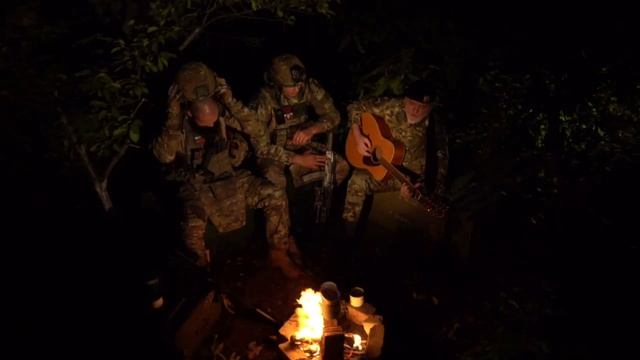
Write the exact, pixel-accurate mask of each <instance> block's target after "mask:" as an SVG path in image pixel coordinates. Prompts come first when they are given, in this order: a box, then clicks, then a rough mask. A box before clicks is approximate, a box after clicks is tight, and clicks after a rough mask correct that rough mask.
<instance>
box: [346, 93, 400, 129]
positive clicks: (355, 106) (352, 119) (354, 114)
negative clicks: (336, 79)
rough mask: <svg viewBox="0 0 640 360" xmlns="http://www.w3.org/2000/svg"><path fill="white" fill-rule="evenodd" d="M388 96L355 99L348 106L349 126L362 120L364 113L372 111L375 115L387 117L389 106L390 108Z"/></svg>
mask: <svg viewBox="0 0 640 360" xmlns="http://www.w3.org/2000/svg"><path fill="white" fill-rule="evenodd" d="M389 102H390V101H389V99H388V98H376V99H369V100H360V101H355V102H353V103H351V104H349V106H347V113H348V114H349V127H351V125H353V124H357V123H358V122H359V121H360V117H361V116H362V113H365V112H370V113H372V114H374V115H378V116H381V117H385V113H386V112H387V111H386V110H387V108H389Z"/></svg>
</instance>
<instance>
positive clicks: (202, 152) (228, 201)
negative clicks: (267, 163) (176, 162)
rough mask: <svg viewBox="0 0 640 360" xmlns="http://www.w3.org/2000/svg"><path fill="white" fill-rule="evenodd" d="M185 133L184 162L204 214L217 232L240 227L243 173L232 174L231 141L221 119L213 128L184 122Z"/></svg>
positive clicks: (243, 202) (243, 208) (243, 211)
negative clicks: (186, 158) (189, 172)
mask: <svg viewBox="0 0 640 360" xmlns="http://www.w3.org/2000/svg"><path fill="white" fill-rule="evenodd" d="M185 135H186V144H185V145H186V153H187V157H188V162H189V165H190V168H191V169H192V173H193V175H194V176H193V178H192V179H193V181H192V182H191V186H193V188H194V189H195V190H196V191H197V192H198V194H199V197H200V201H201V202H202V204H203V207H204V209H205V211H206V213H207V217H208V218H209V219H210V220H211V222H212V223H213V225H214V226H215V227H216V229H217V230H218V231H220V232H228V231H232V230H236V229H239V228H241V227H242V226H244V224H245V221H246V199H245V193H244V191H242V190H241V188H240V187H239V184H240V181H241V179H240V178H241V177H243V174H242V172H240V173H239V174H236V172H235V171H234V169H233V162H232V159H231V157H230V147H231V144H232V142H231V141H229V139H228V137H227V136H226V135H227V133H226V131H224V129H223V127H222V126H221V122H218V124H217V125H216V126H215V127H214V128H211V129H204V130H200V129H198V131H195V129H194V128H193V127H191V126H189V127H187V126H185ZM229 135H231V134H229ZM236 175H238V176H236Z"/></svg>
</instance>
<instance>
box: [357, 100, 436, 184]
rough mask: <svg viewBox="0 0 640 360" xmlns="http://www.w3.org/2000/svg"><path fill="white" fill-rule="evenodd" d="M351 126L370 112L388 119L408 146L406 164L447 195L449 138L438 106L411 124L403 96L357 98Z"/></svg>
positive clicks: (387, 121) (422, 178)
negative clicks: (417, 121)
mask: <svg viewBox="0 0 640 360" xmlns="http://www.w3.org/2000/svg"><path fill="white" fill-rule="evenodd" d="M347 111H348V113H349V126H351V125H352V124H354V123H357V122H359V121H360V116H361V115H362V113H365V112H369V113H372V114H374V115H377V116H380V117H381V118H383V119H384V120H385V122H386V123H387V125H388V126H389V128H390V130H391V134H392V136H393V138H394V139H395V140H398V141H401V142H402V143H403V144H404V147H405V156H404V159H403V162H402V165H403V167H404V168H405V169H407V170H409V171H410V172H412V173H414V175H417V176H418V179H417V180H418V181H420V182H423V183H425V185H426V187H427V190H428V191H430V192H435V193H437V194H440V195H442V194H444V190H445V181H446V176H447V171H448V162H449V151H448V140H447V134H446V131H445V127H444V124H442V117H441V116H439V115H438V111H437V109H434V110H433V111H432V112H431V113H430V115H429V117H428V118H427V119H426V121H423V122H420V123H417V124H409V122H408V121H407V116H406V114H405V112H404V101H403V98H378V99H372V100H363V101H356V102H354V103H352V104H350V105H349V106H348V107H347Z"/></svg>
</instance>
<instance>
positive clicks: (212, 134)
mask: <svg viewBox="0 0 640 360" xmlns="http://www.w3.org/2000/svg"><path fill="white" fill-rule="evenodd" d="M185 140H186V141H185V142H186V143H185V145H186V155H187V162H188V164H189V167H190V168H191V170H192V171H193V172H195V173H197V174H201V175H203V176H204V177H205V178H206V180H207V181H209V182H214V181H218V180H221V179H226V178H229V177H232V176H233V175H234V170H233V166H232V163H231V158H230V157H229V145H230V143H229V140H228V139H227V136H226V134H225V133H224V131H223V130H222V128H221V127H220V126H219V123H218V125H217V126H215V127H213V128H211V129H202V130H201V129H198V130H197V131H196V129H194V128H193V127H192V126H191V124H189V123H188V122H187V123H186V124H185Z"/></svg>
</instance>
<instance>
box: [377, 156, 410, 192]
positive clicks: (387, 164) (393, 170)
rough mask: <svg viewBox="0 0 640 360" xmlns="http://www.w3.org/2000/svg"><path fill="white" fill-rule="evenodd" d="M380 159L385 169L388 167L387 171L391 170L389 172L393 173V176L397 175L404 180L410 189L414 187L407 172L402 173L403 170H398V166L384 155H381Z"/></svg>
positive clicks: (396, 176)
mask: <svg viewBox="0 0 640 360" xmlns="http://www.w3.org/2000/svg"><path fill="white" fill-rule="evenodd" d="M378 161H379V162H380V164H381V165H382V166H384V168H385V169H387V171H389V173H390V174H391V175H393V177H395V178H396V179H398V180H400V181H402V182H403V183H405V184H406V185H407V186H409V188H410V189H413V184H412V183H411V181H410V180H409V178H408V177H407V176H406V175H405V174H403V173H402V171H400V170H398V168H397V167H395V166H393V164H391V163H390V162H388V161H387V160H386V159H385V158H383V157H379V158H378Z"/></svg>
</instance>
